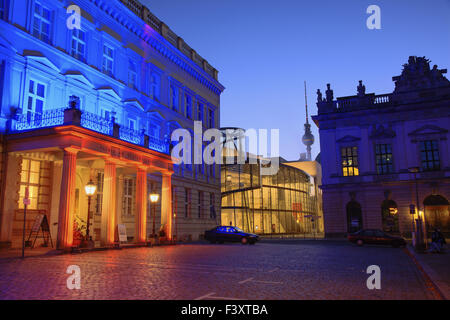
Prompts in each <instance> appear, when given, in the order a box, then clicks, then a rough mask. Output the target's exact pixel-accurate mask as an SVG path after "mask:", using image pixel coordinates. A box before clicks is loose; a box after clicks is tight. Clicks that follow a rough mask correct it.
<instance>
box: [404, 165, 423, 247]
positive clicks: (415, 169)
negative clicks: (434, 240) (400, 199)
mask: <svg viewBox="0 0 450 320" xmlns="http://www.w3.org/2000/svg"><path fill="white" fill-rule="evenodd" d="M408 171H409V172H410V173H413V174H414V182H415V184H416V206H417V215H418V219H417V220H416V244H415V248H416V250H417V251H423V250H424V246H425V244H424V239H423V229H422V228H423V226H422V215H421V213H422V211H421V210H420V205H419V186H418V184H417V173H419V172H420V168H419V167H412V168H409V169H408Z"/></svg>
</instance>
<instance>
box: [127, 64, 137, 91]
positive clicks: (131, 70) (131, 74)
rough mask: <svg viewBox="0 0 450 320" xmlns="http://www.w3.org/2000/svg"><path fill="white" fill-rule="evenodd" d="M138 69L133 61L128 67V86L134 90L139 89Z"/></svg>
mask: <svg viewBox="0 0 450 320" xmlns="http://www.w3.org/2000/svg"><path fill="white" fill-rule="evenodd" d="M137 83H138V81H137V67H136V63H134V62H133V61H130V62H129V65H128V86H129V87H130V88H133V89H137Z"/></svg>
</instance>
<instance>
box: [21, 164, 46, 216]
mask: <svg viewBox="0 0 450 320" xmlns="http://www.w3.org/2000/svg"><path fill="white" fill-rule="evenodd" d="M40 169H41V163H40V162H39V161H34V160H29V159H23V160H22V172H21V174H20V190H19V209H23V208H24V204H23V199H24V198H25V190H26V188H28V197H29V199H30V205H28V207H27V208H28V209H31V210H37V209H38V193H39V174H40Z"/></svg>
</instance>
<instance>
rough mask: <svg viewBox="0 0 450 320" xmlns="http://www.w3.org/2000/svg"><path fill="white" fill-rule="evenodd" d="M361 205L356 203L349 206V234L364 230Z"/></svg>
mask: <svg viewBox="0 0 450 320" xmlns="http://www.w3.org/2000/svg"><path fill="white" fill-rule="evenodd" d="M362 222H363V221H362V212H361V205H360V204H359V203H358V202H356V201H350V202H349V203H348V204H347V232H348V233H353V232H356V231H358V230H361V229H362V225H363V223H362Z"/></svg>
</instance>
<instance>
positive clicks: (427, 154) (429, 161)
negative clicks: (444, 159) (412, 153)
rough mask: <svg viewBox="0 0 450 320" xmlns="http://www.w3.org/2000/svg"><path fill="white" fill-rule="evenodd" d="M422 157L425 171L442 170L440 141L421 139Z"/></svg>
mask: <svg viewBox="0 0 450 320" xmlns="http://www.w3.org/2000/svg"><path fill="white" fill-rule="evenodd" d="M420 157H421V160H422V168H423V170H424V171H435V170H440V167H441V163H440V160H439V142H438V141H437V140H428V141H420Z"/></svg>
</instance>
